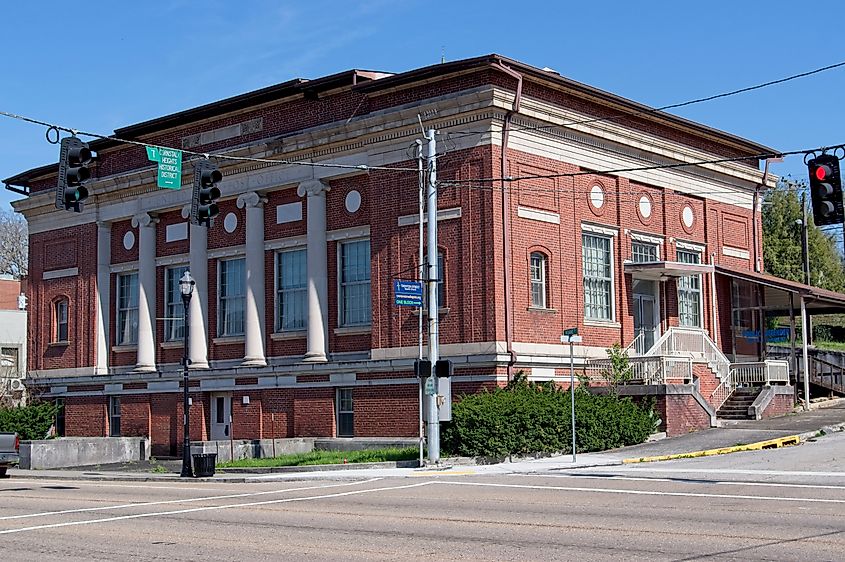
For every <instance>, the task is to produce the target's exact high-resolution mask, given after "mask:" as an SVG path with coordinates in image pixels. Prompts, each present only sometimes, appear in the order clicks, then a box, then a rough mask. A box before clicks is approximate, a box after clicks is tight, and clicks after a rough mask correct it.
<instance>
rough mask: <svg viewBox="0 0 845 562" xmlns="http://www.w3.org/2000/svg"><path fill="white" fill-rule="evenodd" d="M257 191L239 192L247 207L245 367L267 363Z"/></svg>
mask: <svg viewBox="0 0 845 562" xmlns="http://www.w3.org/2000/svg"><path fill="white" fill-rule="evenodd" d="M266 201H267V200H266V199H264V198H262V197H261V196H260V195H259V194H258V193H255V192H250V193H244V194H242V195H240V196H238V201H237V204H238V208H239V209H245V210H246V307H245V310H244V340H245V345H244V361H243V365H244V366H245V367H261V366H264V365H266V364H267V359H266V358H265V357H264V203H265V202H266Z"/></svg>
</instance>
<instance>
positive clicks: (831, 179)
mask: <svg viewBox="0 0 845 562" xmlns="http://www.w3.org/2000/svg"><path fill="white" fill-rule="evenodd" d="M807 167H808V168H809V170H810V198H811V199H812V201H813V222H815V223H816V226H824V225H826V224H841V223H842V221H843V218H845V213H843V210H842V178H841V176H840V175H839V158H837V157H836V156H834V155H833V154H822V155H821V156H816V157H815V158H813V159H812V160H810V161H808V162H807Z"/></svg>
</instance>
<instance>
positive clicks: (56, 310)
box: [53, 299, 68, 342]
mask: <svg viewBox="0 0 845 562" xmlns="http://www.w3.org/2000/svg"><path fill="white" fill-rule="evenodd" d="M67 310H68V302H67V299H59V300H57V301H56V302H55V303H54V304H53V326H54V329H53V338H54V340H53V341H56V342H65V341H67Z"/></svg>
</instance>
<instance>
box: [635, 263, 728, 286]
mask: <svg viewBox="0 0 845 562" xmlns="http://www.w3.org/2000/svg"><path fill="white" fill-rule="evenodd" d="M624 271H625V273H626V274H630V275H633V276H634V277H635V278H636V279H644V280H647V281H665V280H667V279H678V278H680V277H687V276H689V275H698V274H701V273H713V266H712V265H710V264H705V263H681V262H677V261H651V262H641V263H632V262H628V263H626V264H625V268H624Z"/></svg>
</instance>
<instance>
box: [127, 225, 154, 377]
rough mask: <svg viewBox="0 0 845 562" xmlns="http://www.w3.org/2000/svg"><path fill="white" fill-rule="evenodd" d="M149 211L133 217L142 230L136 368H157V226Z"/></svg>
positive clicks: (139, 236)
mask: <svg viewBox="0 0 845 562" xmlns="http://www.w3.org/2000/svg"><path fill="white" fill-rule="evenodd" d="M156 222H158V220H157V219H155V218H153V217H152V216H150V215H149V214H148V213H140V214H137V215H135V216H134V217H132V226H133V227H134V228H137V229H138V361H137V363H136V364H135V370H136V371H155V370H156V365H155V310H156V259H155V258H156V229H155V223H156Z"/></svg>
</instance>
